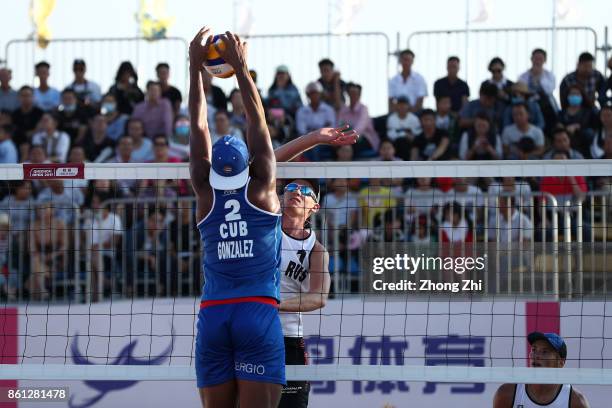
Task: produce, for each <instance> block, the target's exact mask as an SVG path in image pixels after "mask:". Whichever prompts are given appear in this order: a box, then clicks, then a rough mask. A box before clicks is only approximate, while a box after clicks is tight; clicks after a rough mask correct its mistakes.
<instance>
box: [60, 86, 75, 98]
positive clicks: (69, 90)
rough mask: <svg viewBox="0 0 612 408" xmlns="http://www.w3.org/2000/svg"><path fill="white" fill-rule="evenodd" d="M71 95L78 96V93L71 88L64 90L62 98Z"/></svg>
mask: <svg viewBox="0 0 612 408" xmlns="http://www.w3.org/2000/svg"><path fill="white" fill-rule="evenodd" d="M69 93H71V94H73V95H74V96H77V93H76V91H75V90H74V89H72V88H71V87H67V88H64V90H63V91H62V96H64V95H66V94H69Z"/></svg>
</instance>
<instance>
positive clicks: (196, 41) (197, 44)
mask: <svg viewBox="0 0 612 408" xmlns="http://www.w3.org/2000/svg"><path fill="white" fill-rule="evenodd" d="M212 39H213V37H212V35H210V28H208V27H207V26H204V27H202V28H201V29H200V31H198V32H197V34H196V35H195V37H193V40H191V43H190V44H189V61H190V64H191V66H192V67H193V68H195V69H198V70H199V69H202V64H203V63H204V61H205V60H206V55H207V54H208V49H209V48H210V47H211V44H212Z"/></svg>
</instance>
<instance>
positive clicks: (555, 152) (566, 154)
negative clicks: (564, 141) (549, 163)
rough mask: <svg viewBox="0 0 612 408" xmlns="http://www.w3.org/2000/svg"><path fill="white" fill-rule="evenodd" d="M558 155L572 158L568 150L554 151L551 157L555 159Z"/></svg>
mask: <svg viewBox="0 0 612 408" xmlns="http://www.w3.org/2000/svg"><path fill="white" fill-rule="evenodd" d="M558 154H563V155H565V158H566V159H569V158H570V154H569V152H568V151H567V150H553V152H552V155H551V157H555V156H556V155H558Z"/></svg>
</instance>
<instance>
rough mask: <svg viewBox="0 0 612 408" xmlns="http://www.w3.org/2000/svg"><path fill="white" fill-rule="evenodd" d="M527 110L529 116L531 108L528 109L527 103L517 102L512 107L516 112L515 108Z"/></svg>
mask: <svg viewBox="0 0 612 408" xmlns="http://www.w3.org/2000/svg"><path fill="white" fill-rule="evenodd" d="M520 107H522V108H525V111H526V112H527V113H528V114H529V108H528V107H527V104H526V103H525V102H517V103H515V104H513V105H512V109H513V110H514V108H520Z"/></svg>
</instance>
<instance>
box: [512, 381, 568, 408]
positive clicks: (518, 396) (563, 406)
mask: <svg viewBox="0 0 612 408" xmlns="http://www.w3.org/2000/svg"><path fill="white" fill-rule="evenodd" d="M571 396H572V386H571V385H569V384H565V385H563V386H561V388H560V389H559V392H558V393H557V396H556V397H555V398H554V399H553V400H552V402H551V403H550V404H547V405H542V404H538V403H537V402H534V401H533V400H532V399H531V397H529V394H527V388H526V386H525V384H517V385H516V390H515V391H514V404H512V408H542V407H549V408H569V406H570V398H571Z"/></svg>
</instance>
